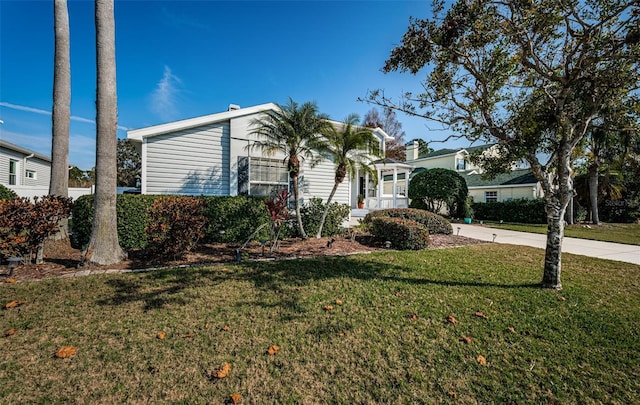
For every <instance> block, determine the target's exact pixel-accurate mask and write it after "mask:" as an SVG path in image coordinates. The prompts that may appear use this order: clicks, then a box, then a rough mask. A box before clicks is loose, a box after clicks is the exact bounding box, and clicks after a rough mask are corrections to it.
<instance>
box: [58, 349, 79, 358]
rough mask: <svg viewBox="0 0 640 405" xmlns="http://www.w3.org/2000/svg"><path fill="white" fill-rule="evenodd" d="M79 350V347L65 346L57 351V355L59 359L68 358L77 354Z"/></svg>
mask: <svg viewBox="0 0 640 405" xmlns="http://www.w3.org/2000/svg"><path fill="white" fill-rule="evenodd" d="M77 351H78V348H77V347H74V346H63V347H61V348H59V349H58V351H57V352H56V357H57V358H59V359H66V358H68V357H71V356H75V354H76V352H77Z"/></svg>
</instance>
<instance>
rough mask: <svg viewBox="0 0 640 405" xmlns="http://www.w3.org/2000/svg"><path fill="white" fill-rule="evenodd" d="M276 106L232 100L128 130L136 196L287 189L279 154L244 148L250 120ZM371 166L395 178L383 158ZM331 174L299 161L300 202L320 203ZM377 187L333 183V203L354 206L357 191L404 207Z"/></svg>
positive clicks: (324, 166) (359, 180)
mask: <svg viewBox="0 0 640 405" xmlns="http://www.w3.org/2000/svg"><path fill="white" fill-rule="evenodd" d="M277 108H278V107H277V105H276V104H273V103H267V104H261V105H257V106H253V107H247V108H240V107H239V106H237V105H233V104H232V105H230V106H229V109H228V111H224V112H220V113H216V114H211V115H205V116H200V117H195V118H190V119H185V120H180V121H174V122H168V123H165V124H160V125H154V126H150V127H145V128H140V129H135V130H131V131H128V132H127V137H128V138H129V139H130V140H131V141H132V142H133V144H134V145H135V146H136V148H138V150H139V152H140V154H141V158H142V175H141V177H142V178H141V192H142V194H186V195H218V196H229V195H230V196H233V195H259V196H268V195H270V194H271V193H272V192H273V191H277V190H281V189H289V188H290V184H289V183H290V181H289V180H290V179H289V173H288V172H287V167H286V162H285V160H284V156H282V155H275V156H265V155H264V154H263V153H262V151H260V150H259V149H251V148H250V146H251V144H252V142H253V141H255V140H256V135H253V134H251V132H252V131H253V130H254V129H255V127H254V126H253V125H252V122H253V121H254V120H255V119H257V118H259V117H260V116H261V114H263V113H264V112H265V111H269V110H275V109H277ZM332 123H333V124H334V125H336V126H340V125H341V123H339V122H332ZM373 134H374V135H375V136H376V137H377V138H378V140H379V141H380V147H381V148H382V150H384V147H385V142H386V140H388V139H391V138H390V137H389V135H387V134H386V133H385V132H384V131H383V130H381V129H379V128H376V129H374V130H373ZM375 168H376V170H377V171H378V173H379V177H382V176H384V175H385V174H387V173H389V174H391V175H392V176H393V175H394V174H393V173H395V177H396V181H397V177H398V172H399V170H402V169H401V168H399V167H398V166H397V165H393V164H391V163H389V164H385V162H379V164H377V165H375ZM408 173H410V170H409V171H408V172H407V175H408ZM334 177H335V165H334V164H333V162H331V161H327V160H325V161H322V162H321V163H319V164H318V165H316V166H314V167H311V162H309V161H305V162H304V164H303V167H302V170H301V173H300V192H301V199H302V200H303V202H304V201H308V199H309V198H312V197H318V198H322V199H323V200H325V201H326V199H327V198H328V197H329V194H330V192H331V189H332V187H333V185H334ZM379 188H380V187H375V186H374V183H373V179H369V178H368V176H364V175H360V174H358V175H356V177H355V179H353V180H352V179H346V180H345V181H344V182H343V183H342V184H341V185H340V186H339V188H338V190H337V192H336V194H335V196H334V201H335V202H338V203H343V204H349V205H350V206H351V207H356V206H357V200H358V194H363V195H364V194H365V193H366V194H367V196H368V201H367V202H368V203H369V206H370V207H371V208H374V206H375V207H377V206H381V205H382V206H383V205H385V204H389V203H392V204H393V202H394V201H395V203H396V204H397V205H402V204H404V205H405V206H406V204H407V199H406V197H405V196H398V195H396V196H395V199H394V196H393V195H389V196H383V195H382V194H383V193H380V192H378V190H379ZM383 197H384V201H385V202H384V203H383V202H382V200H383Z"/></svg>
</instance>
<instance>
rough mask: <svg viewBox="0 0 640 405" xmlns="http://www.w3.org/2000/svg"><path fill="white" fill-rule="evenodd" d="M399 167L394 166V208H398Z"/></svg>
mask: <svg viewBox="0 0 640 405" xmlns="http://www.w3.org/2000/svg"><path fill="white" fill-rule="evenodd" d="M397 196H398V168H397V167H395V166H394V167H393V208H398V198H397Z"/></svg>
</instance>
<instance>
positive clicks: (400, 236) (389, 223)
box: [370, 217, 429, 250]
mask: <svg viewBox="0 0 640 405" xmlns="http://www.w3.org/2000/svg"><path fill="white" fill-rule="evenodd" d="M370 232H371V234H372V235H373V236H374V237H375V238H376V239H379V240H381V241H390V242H391V247H392V248H394V249H399V250H420V249H425V248H426V247H427V246H429V230H428V229H427V228H426V227H425V226H424V225H422V224H420V223H418V222H415V221H409V220H405V219H401V218H390V217H378V218H373V219H371V221H370Z"/></svg>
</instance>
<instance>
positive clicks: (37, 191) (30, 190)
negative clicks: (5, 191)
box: [5, 186, 93, 200]
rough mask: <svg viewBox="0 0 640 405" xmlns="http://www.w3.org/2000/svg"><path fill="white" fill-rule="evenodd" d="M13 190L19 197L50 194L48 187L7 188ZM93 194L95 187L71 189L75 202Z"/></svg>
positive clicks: (70, 193) (70, 192)
mask: <svg viewBox="0 0 640 405" xmlns="http://www.w3.org/2000/svg"><path fill="white" fill-rule="evenodd" d="M5 187H7V188H10V189H11V190H13V191H14V192H15V193H16V194H18V196H19V197H28V198H33V197H42V196H43V195H47V194H49V187H47V186H5ZM85 194H93V187H88V188H75V187H74V188H69V197H71V198H73V199H74V200H75V199H76V198H78V197H80V196H81V195H85Z"/></svg>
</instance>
